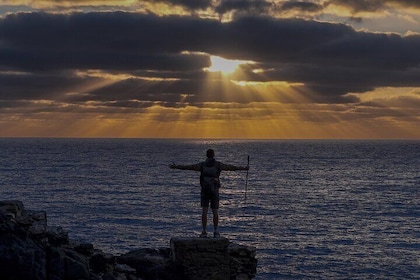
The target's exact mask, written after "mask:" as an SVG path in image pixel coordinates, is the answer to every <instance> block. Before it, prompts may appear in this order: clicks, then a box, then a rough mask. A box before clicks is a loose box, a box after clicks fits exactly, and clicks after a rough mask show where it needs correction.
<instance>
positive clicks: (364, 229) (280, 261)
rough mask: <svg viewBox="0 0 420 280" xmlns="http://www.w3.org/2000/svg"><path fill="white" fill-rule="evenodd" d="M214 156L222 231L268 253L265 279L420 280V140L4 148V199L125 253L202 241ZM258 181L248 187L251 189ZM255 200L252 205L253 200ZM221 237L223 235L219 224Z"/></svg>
mask: <svg viewBox="0 0 420 280" xmlns="http://www.w3.org/2000/svg"><path fill="white" fill-rule="evenodd" d="M208 148H213V149H214V150H215V153H216V159H217V160H219V161H222V162H224V163H229V164H234V165H246V164H247V157H248V156H249V157H250V170H249V172H248V176H247V172H246V171H235V172H233V171H230V172H228V171H224V172H222V175H221V182H222V189H221V205H220V214H219V215H220V232H221V235H222V236H224V237H227V238H229V239H230V240H231V241H233V242H236V243H240V244H245V245H250V246H255V247H256V248H257V258H258V269H257V277H256V279H260V280H262V279H264V280H265V279H420V141H415V140H413V141H409V140H392V141H391V140H390V141H388V140H381V141H380V140H364V141H361V140H276V141H274V140H273V141H271V140H270V141H269V140H266V141H257V140H175V139H174V140H165V139H49V138H47V139H44V138H16V139H15V138H2V139H0V152H1V157H0V200H11V199H14V200H21V201H23V203H24V204H25V207H26V208H27V209H31V210H45V211H47V217H48V224H49V225H51V226H61V227H63V228H64V229H65V230H67V231H68V232H69V236H70V238H73V239H77V240H81V241H85V242H90V243H93V244H94V246H95V248H98V249H102V250H104V251H105V252H110V253H113V254H120V253H125V252H127V251H129V250H133V249H137V248H145V247H147V248H159V247H168V246H169V240H170V238H171V237H175V236H198V234H199V233H200V232H201V220H200V217H201V209H200V204H199V203H200V188H199V173H198V172H194V171H183V170H172V169H170V168H168V165H169V164H171V163H176V164H193V163H198V162H201V161H203V160H204V159H205V154H206V150H207V149H208ZM247 178H248V180H247ZM245 189H247V190H246V200H245ZM208 231H209V232H212V223H211V213H209V228H208Z"/></svg>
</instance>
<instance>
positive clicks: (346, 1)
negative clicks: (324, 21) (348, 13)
mask: <svg viewBox="0 0 420 280" xmlns="http://www.w3.org/2000/svg"><path fill="white" fill-rule="evenodd" d="M329 3H330V4H334V5H339V6H344V7H347V8H350V9H351V10H352V11H353V12H354V13H356V12H361V11H369V12H375V11H378V10H382V9H384V8H385V3H386V1H384V0H332V1H329Z"/></svg>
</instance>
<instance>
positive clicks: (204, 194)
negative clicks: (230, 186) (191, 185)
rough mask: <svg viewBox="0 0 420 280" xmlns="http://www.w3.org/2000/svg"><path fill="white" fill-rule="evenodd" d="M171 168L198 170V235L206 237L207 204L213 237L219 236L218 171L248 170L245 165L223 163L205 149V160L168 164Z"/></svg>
mask: <svg viewBox="0 0 420 280" xmlns="http://www.w3.org/2000/svg"><path fill="white" fill-rule="evenodd" d="M169 167H170V168H172V169H181V170H194V171H200V172H201V173H200V185H201V207H202V210H203V211H202V215H201V223H202V226H203V232H202V233H201V234H200V237H207V213H208V210H209V204H210V207H211V209H212V211H213V226H214V237H219V236H220V233H219V228H218V226H219V213H218V209H219V188H220V180H219V177H220V173H221V172H222V170H226V171H235V170H249V165H247V166H234V165H230V164H224V163H222V162H220V161H217V160H215V158H214V151H213V150H212V149H208V150H207V159H206V161H203V162H200V163H197V164H192V165H176V164H171V165H169Z"/></svg>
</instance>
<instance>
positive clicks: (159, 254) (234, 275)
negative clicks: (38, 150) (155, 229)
mask: <svg viewBox="0 0 420 280" xmlns="http://www.w3.org/2000/svg"><path fill="white" fill-rule="evenodd" d="M170 244H171V248H160V249H148V248H146V249H138V250H133V251H130V252H128V253H126V254H122V255H120V256H114V255H111V254H107V253H104V252H102V251H101V250H97V249H95V248H94V246H93V245H92V244H90V243H80V242H76V241H74V240H70V239H69V237H68V233H67V232H66V231H64V230H63V229H62V228H60V227H54V228H53V227H48V225H47V215H46V213H45V212H44V211H31V210H26V209H25V208H24V205H23V203H22V202H20V201H0V279H4V280H20V279H25V280H44V279H49V280H61V279H67V280H73V279H87V280H117V279H118V280H135V279H144V280H147V279H156V280H159V279H161V280H166V279H171V280H177V279H183V280H184V279H212V280H213V279H238V280H242V279H244V280H245V279H252V278H253V277H254V276H255V273H256V266H257V260H256V259H255V253H256V250H255V248H253V247H246V246H242V245H239V244H235V243H231V242H229V240H228V239H226V238H211V239H199V238H172V239H171V242H170Z"/></svg>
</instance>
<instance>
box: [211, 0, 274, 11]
mask: <svg viewBox="0 0 420 280" xmlns="http://www.w3.org/2000/svg"><path fill="white" fill-rule="evenodd" d="M273 5H274V4H273V3H271V2H270V1H265V0H222V1H220V3H219V5H217V6H216V7H215V11H216V13H218V14H224V13H227V12H231V11H235V12H239V13H241V12H247V13H251V12H252V13H258V14H261V13H267V12H268V11H269V8H270V7H272V6H273Z"/></svg>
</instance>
